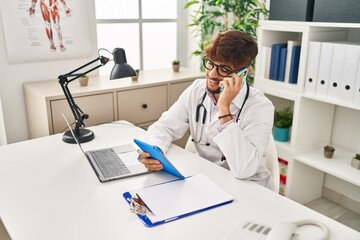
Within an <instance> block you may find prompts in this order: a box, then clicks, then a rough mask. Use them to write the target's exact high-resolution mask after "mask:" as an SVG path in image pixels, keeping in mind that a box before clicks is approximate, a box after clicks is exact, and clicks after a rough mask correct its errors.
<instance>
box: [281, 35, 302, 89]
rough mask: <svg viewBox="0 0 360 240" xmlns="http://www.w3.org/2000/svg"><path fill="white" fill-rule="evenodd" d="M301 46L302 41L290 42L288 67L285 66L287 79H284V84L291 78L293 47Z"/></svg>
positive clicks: (287, 58)
mask: <svg viewBox="0 0 360 240" xmlns="http://www.w3.org/2000/svg"><path fill="white" fill-rule="evenodd" d="M299 45H300V41H291V40H289V41H288V44H287V55H286V66H285V78H284V82H286V83H288V82H289V77H290V63H291V57H292V50H293V46H299Z"/></svg>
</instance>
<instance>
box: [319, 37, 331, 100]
mask: <svg viewBox="0 0 360 240" xmlns="http://www.w3.org/2000/svg"><path fill="white" fill-rule="evenodd" d="M333 49H334V43H330V42H322V43H321V53H320V64H319V73H318V82H317V84H316V96H318V97H326V95H327V90H328V86H329V81H330V69H331V62H332V55H333Z"/></svg>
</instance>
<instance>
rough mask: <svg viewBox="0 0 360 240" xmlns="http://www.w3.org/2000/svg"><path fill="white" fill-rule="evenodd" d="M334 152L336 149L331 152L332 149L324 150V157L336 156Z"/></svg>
mask: <svg viewBox="0 0 360 240" xmlns="http://www.w3.org/2000/svg"><path fill="white" fill-rule="evenodd" d="M334 152H335V151H332V152H330V151H324V157H326V158H332V157H333V156H334Z"/></svg>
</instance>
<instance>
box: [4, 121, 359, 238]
mask: <svg viewBox="0 0 360 240" xmlns="http://www.w3.org/2000/svg"><path fill="white" fill-rule="evenodd" d="M91 129H92V130H93V131H94V132H95V135H96V137H95V139H94V140H93V141H91V142H88V143H85V144H84V145H83V147H84V149H85V150H90V149H94V148H100V147H106V146H114V145H118V144H124V143H127V142H130V141H131V140H132V139H133V138H134V137H139V136H140V135H142V134H144V130H142V129H139V128H136V127H133V126H129V125H123V124H105V125H101V126H97V127H92V128H91ZM61 137H62V135H61V134H57V135H52V136H47V137H44V138H38V139H33V140H29V141H25V142H20V143H16V144H10V145H6V146H2V147H0V217H1V219H2V221H3V223H4V225H5V227H6V228H7V229H8V232H9V234H10V236H11V237H12V239H14V240H22V239H26V240H29V239H30V240H31V239H36V240H41V239H46V240H48V239H61V240H63V239H86V240H90V239H96V240H97V239H216V240H219V239H227V238H228V237H229V236H230V235H231V234H232V233H233V231H234V230H235V229H237V228H239V226H240V225H241V224H243V223H244V222H245V221H246V220H253V221H255V222H259V223H262V224H264V225H268V226H270V227H272V226H273V225H274V224H275V223H276V222H278V221H296V220H302V219H309V218H310V219H317V220H320V221H322V222H323V223H325V224H326V225H327V226H328V227H329V229H330V232H331V239H339V240H343V239H347V240H352V239H360V233H359V232H357V231H354V230H352V229H350V228H348V227H346V226H344V225H342V224H340V223H337V222H335V221H333V220H332V219H329V218H327V217H325V216H323V215H321V214H319V213H317V212H314V211H312V210H310V209H308V208H306V207H304V206H302V205H300V204H298V203H296V202H293V201H291V200H289V199H287V198H285V197H282V196H280V195H278V194H275V193H274V192H272V191H270V190H267V189H265V188H263V187H261V186H258V185H256V184H254V183H250V182H244V181H240V180H237V179H235V178H234V177H232V176H231V174H230V172H229V171H227V170H225V169H223V168H221V167H218V166H216V165H214V164H212V163H210V162H208V161H205V160H203V159H202V158H200V157H198V156H195V155H193V154H192V153H190V152H187V151H185V150H183V149H181V148H179V147H176V146H172V147H171V148H170V151H169V152H168V154H167V156H168V157H169V159H171V160H172V161H173V162H174V164H175V165H176V166H177V167H178V168H179V169H180V171H182V172H183V173H184V174H185V175H192V174H196V173H204V174H206V175H207V176H208V177H209V178H210V179H212V180H213V181H215V182H216V183H217V184H218V185H219V186H221V187H222V188H223V189H225V190H226V191H227V192H229V193H230V194H232V195H233V196H234V197H235V201H234V202H233V203H231V204H228V205H225V206H222V207H219V208H215V209H212V210H209V211H206V212H202V213H200V214H196V215H193V216H189V217H186V218H183V219H180V220H177V221H173V222H170V223H166V224H163V225H160V226H157V227H154V228H147V227H145V226H144V225H143V224H142V223H141V222H140V220H139V219H138V218H137V216H135V215H134V214H133V213H131V212H129V207H128V205H127V204H126V203H125V200H124V199H123V197H122V193H123V192H125V191H128V190H132V189H138V188H142V187H145V186H148V185H152V184H155V183H159V182H163V181H165V180H166V179H167V178H168V175H167V174H165V173H150V174H146V175H142V176H137V177H133V178H128V179H124V180H118V181H113V182H109V183H100V182H99V181H98V179H97V177H96V176H95V173H94V172H93V170H92V168H91V166H90V164H89V162H88V161H87V159H86V158H85V157H84V155H83V154H82V153H81V151H80V150H79V148H78V146H77V145H71V144H66V143H63V142H62V140H61ZM308 230H309V231H310V230H314V231H315V234H316V233H319V232H318V230H317V229H315V228H312V227H309V228H308ZM309 231H306V229H305V231H303V232H304V233H305V234H306V233H309ZM240 238H241V237H240ZM304 239H315V238H314V237H313V236H312V237H309V238H304Z"/></svg>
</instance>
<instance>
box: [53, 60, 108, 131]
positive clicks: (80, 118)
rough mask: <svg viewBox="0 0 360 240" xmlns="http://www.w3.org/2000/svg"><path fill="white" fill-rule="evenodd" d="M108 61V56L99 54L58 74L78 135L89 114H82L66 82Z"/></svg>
mask: <svg viewBox="0 0 360 240" xmlns="http://www.w3.org/2000/svg"><path fill="white" fill-rule="evenodd" d="M99 60H100V65H97V66H95V67H93V68H91V69H89V70H87V71H85V72H83V73H76V72H78V71H79V70H81V69H83V68H85V67H87V66H89V65H90V64H92V63H95V62H97V61H99ZM108 61H109V58H106V57H103V56H99V57H98V58H96V59H94V60H92V61H90V62H88V63H86V64H84V65H83V66H81V67H79V68H77V69H75V70H73V71H71V72H69V73H66V74H63V75H60V76H59V77H58V81H59V83H60V86H61V89H62V90H63V92H64V95H65V98H66V100H67V102H68V104H69V106H70V109H71V112H72V114H73V115H74V118H75V123H76V125H75V135H79V134H80V130H79V128H80V127H84V126H85V124H84V119H86V118H88V117H89V115H87V114H84V112H83V111H82V110H81V109H80V107H79V106H77V105H76V103H75V101H74V98H73V97H72V95H71V92H70V90H69V88H68V84H69V83H70V82H72V81H74V80H75V79H77V78H79V77H81V76H83V75H85V74H87V73H90V72H92V71H94V70H95V69H97V68H99V67H102V66H104V65H105V64H106V63H107V62H108ZM69 77H72V78H70V79H68V78H69Z"/></svg>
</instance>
